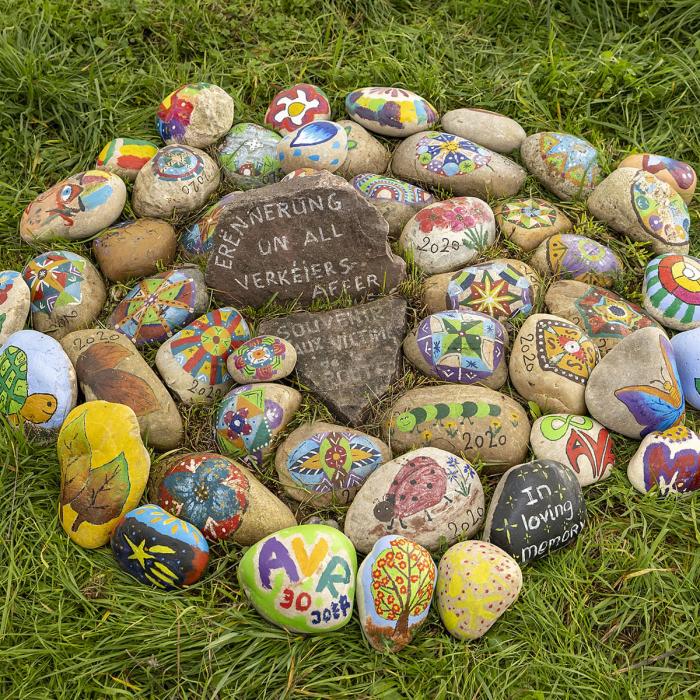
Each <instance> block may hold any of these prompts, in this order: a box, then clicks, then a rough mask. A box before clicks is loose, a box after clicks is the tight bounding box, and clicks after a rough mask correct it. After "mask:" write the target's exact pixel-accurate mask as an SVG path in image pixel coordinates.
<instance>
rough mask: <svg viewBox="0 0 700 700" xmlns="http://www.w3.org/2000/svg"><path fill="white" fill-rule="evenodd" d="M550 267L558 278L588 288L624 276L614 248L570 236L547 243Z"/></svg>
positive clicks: (567, 234)
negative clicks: (583, 284)
mask: <svg viewBox="0 0 700 700" xmlns="http://www.w3.org/2000/svg"><path fill="white" fill-rule="evenodd" d="M547 264H548V266H549V269H550V271H551V272H552V273H553V274H555V275H559V276H561V277H564V278H570V279H575V280H580V281H581V282H587V283H588V284H606V283H608V282H609V281H610V280H612V279H614V278H615V277H617V276H618V275H620V273H621V272H622V268H621V266H620V261H619V260H618V259H617V257H616V256H615V254H614V253H613V252H612V251H611V250H610V248H607V247H606V246H604V245H602V244H600V243H598V242H597V241H594V240H593V239H591V238H586V237H585V236H576V235H574V234H569V233H558V234H555V235H554V236H551V237H550V238H548V239H547Z"/></svg>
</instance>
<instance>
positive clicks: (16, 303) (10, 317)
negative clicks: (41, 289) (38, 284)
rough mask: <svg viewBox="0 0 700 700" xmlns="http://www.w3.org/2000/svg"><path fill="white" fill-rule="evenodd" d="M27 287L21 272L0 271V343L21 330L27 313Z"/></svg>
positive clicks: (28, 300)
mask: <svg viewBox="0 0 700 700" xmlns="http://www.w3.org/2000/svg"><path fill="white" fill-rule="evenodd" d="M29 303H30V295H29V287H28V286H27V284H26V282H25V281H24V279H22V273H21V272H16V271H15V270H2V271H1V272H0V345H2V344H3V343H4V342H5V341H6V340H7V339H8V338H9V337H10V336H11V335H12V334H13V333H15V332H16V331H21V330H22V329H23V328H24V324H25V323H26V321H27V316H28V315H29Z"/></svg>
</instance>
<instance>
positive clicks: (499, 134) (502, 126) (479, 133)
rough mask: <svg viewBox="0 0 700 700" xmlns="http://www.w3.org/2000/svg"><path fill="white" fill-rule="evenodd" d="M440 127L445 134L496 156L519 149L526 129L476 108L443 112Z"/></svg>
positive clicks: (500, 116) (496, 114)
mask: <svg viewBox="0 0 700 700" xmlns="http://www.w3.org/2000/svg"><path fill="white" fill-rule="evenodd" d="M441 124H442V128H443V129H444V130H445V131H447V132H448V133H450V134H454V135H455V136H461V137H462V138H464V139H469V140H470V141H473V142H474V143H478V144H479V145H480V146H484V147H485V148H490V149H491V150H492V151H496V152H497V153H510V152H511V151H514V150H516V149H517V148H520V144H521V143H522V142H523V140H524V139H525V136H526V134H525V129H523V127H522V126H520V124H518V122H516V121H515V119H511V118H510V117H506V116H505V115H504V114H499V113H498V112H491V111H490V110H488V109H478V108H477V107H463V108H460V109H451V110H450V111H449V112H445V114H444V115H443V117H442V120H441Z"/></svg>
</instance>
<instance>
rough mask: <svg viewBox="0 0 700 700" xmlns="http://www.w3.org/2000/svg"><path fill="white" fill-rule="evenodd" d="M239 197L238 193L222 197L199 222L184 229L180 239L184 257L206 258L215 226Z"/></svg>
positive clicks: (211, 244) (212, 243) (212, 239)
mask: <svg viewBox="0 0 700 700" xmlns="http://www.w3.org/2000/svg"><path fill="white" fill-rule="evenodd" d="M239 196H240V192H229V193H228V194H227V195H224V196H223V197H222V198H221V199H220V200H219V201H218V202H217V203H216V204H213V205H212V206H211V207H209V209H207V210H206V211H205V212H204V216H203V217H202V218H201V219H200V220H199V221H196V222H195V223H194V224H192V225H191V226H190V227H189V228H187V229H185V231H184V233H183V234H182V237H181V239H180V243H181V245H182V248H183V250H184V252H185V255H188V256H190V257H198V256H200V255H202V256H206V255H208V254H209V253H210V252H211V249H212V246H213V245H214V233H215V232H216V225H217V224H218V222H219V219H220V218H221V215H222V214H223V213H224V211H225V210H226V207H227V205H228V204H230V203H231V202H234V201H235V200H236V198H237V197H239Z"/></svg>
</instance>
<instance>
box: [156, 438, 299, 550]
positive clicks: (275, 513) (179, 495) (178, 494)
mask: <svg viewBox="0 0 700 700" xmlns="http://www.w3.org/2000/svg"><path fill="white" fill-rule="evenodd" d="M157 492H158V504H159V505H160V506H161V507H162V508H163V509H164V510H166V511H167V512H168V513H172V514H173V515H176V516H178V517H179V518H182V519H183V520H185V521H186V522H188V523H191V524H192V525H194V526H195V527H197V528H198V529H199V530H200V531H201V532H202V534H203V535H204V536H205V537H206V539H207V540H209V541H210V542H218V541H220V540H231V541H233V542H237V543H238V544H242V545H251V544H254V543H255V542H257V541H258V540H261V539H262V538H263V537H267V535H270V534H272V533H273V532H277V530H282V529H284V528H286V527H292V526H294V525H296V524H297V522H296V519H295V518H294V514H293V513H292V511H291V510H289V508H287V506H286V505H284V503H282V501H280V500H279V498H277V496H275V495H273V494H272V493H271V492H270V491H268V489H266V488H265V487H264V486H263V485H262V484H261V483H260V482H259V481H258V480H257V479H256V478H255V476H253V474H252V473H251V472H250V471H249V470H248V469H247V468H246V467H245V466H243V464H241V463H240V462H237V461H235V460H233V459H229V458H228V457H224V456H223V455H219V454H215V453H212V452H198V453H195V454H187V455H183V456H178V457H177V458H175V459H174V460H172V461H171V462H169V463H168V465H167V469H166V470H165V472H164V473H163V475H162V477H161V479H159V484H158V486H157Z"/></svg>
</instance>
